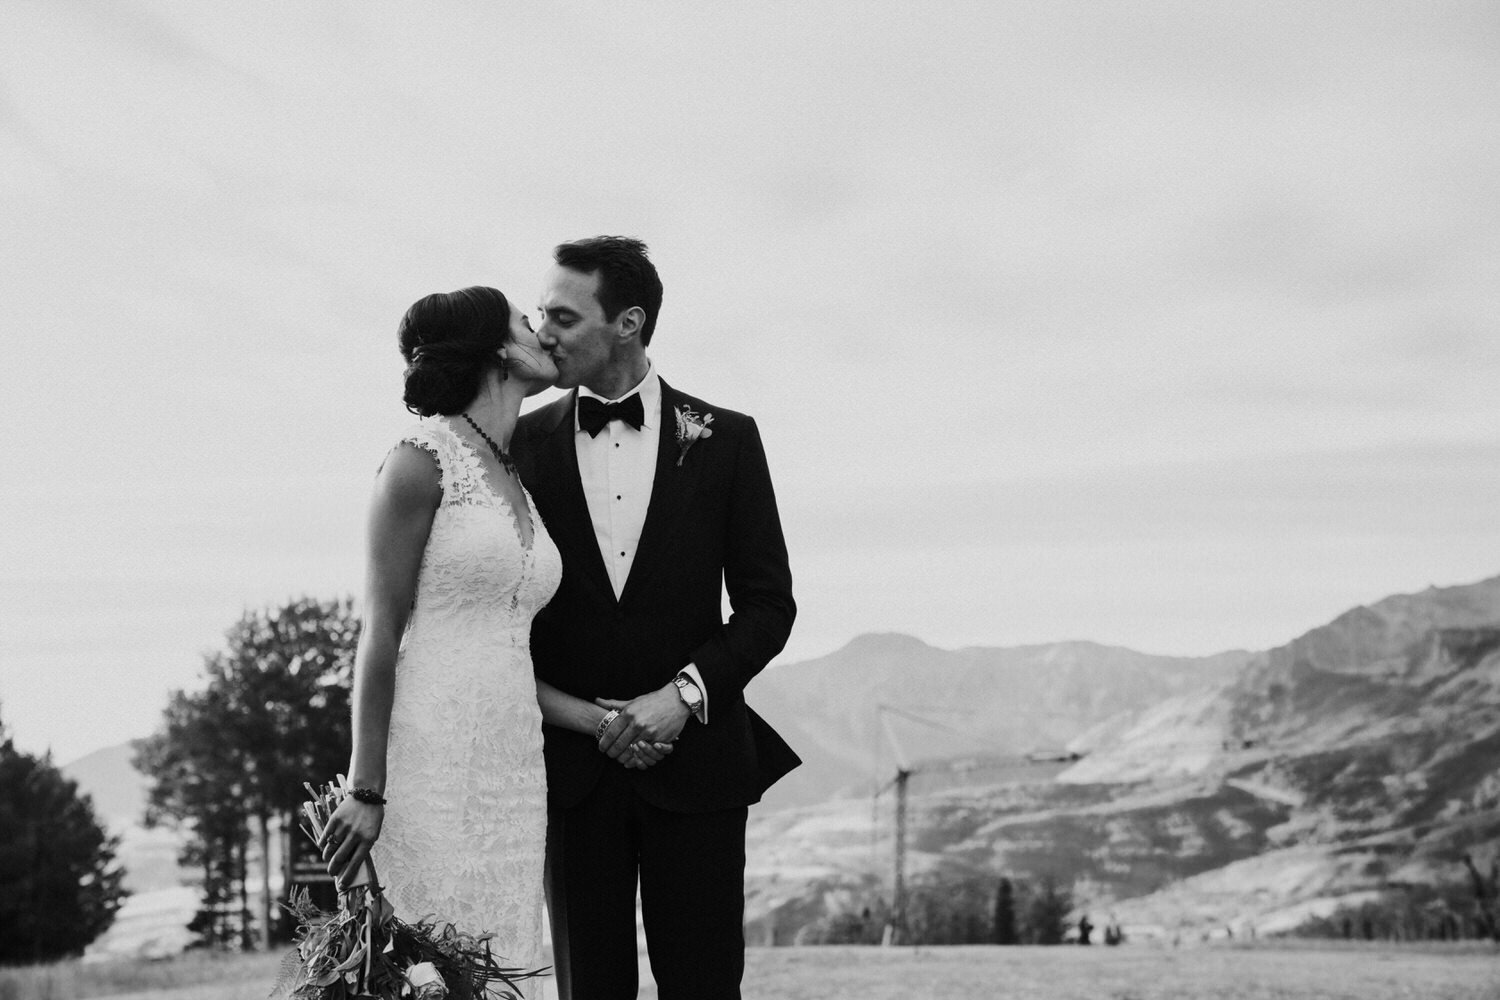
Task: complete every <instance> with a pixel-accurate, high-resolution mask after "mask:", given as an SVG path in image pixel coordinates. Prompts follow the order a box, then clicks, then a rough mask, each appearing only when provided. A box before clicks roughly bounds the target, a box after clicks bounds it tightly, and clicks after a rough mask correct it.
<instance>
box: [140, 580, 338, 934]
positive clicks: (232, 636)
mask: <svg viewBox="0 0 1500 1000" xmlns="http://www.w3.org/2000/svg"><path fill="white" fill-rule="evenodd" d="M225 638H226V645H225V648H224V649H223V650H221V651H217V652H214V653H211V654H209V655H208V656H207V657H206V658H205V660H204V674H205V676H206V681H207V683H206V685H205V687H204V688H203V690H201V691H197V692H192V693H187V692H182V691H178V692H175V693H174V694H173V695H172V698H171V701H170V703H169V704H168V707H167V710H166V714H165V719H164V724H163V727H162V729H161V730H159V731H158V732H157V733H156V734H155V735H154V736H152V737H150V738H149V739H147V740H144V741H142V742H141V743H140V744H138V746H137V755H136V766H137V767H138V768H139V769H140V770H141V771H143V772H145V773H146V774H147V775H148V776H150V777H151V778H152V779H153V785H152V788H151V799H150V807H149V810H148V820H151V821H157V822H160V821H169V822H175V823H181V824H184V825H186V826H188V827H189V828H190V829H191V830H192V832H193V843H192V844H191V845H190V848H189V851H188V854H187V855H185V857H184V860H185V861H188V862H191V863H194V864H196V865H198V866H200V867H201V868H202V870H203V872H204V909H203V911H201V912H200V916H199V919H198V921H197V923H198V929H199V933H200V938H201V939H202V940H203V941H204V942H205V943H206V944H211V945H216V946H226V945H231V944H235V943H237V942H239V941H243V940H245V935H246V934H247V933H248V930H247V928H248V927H249V925H250V924H251V923H252V920H251V917H250V915H249V914H248V913H245V912H243V911H244V909H245V907H244V900H245V898H246V887H245V885H244V880H245V877H246V872H245V863H244V859H245V856H246V854H247V849H248V846H249V844H250V840H251V838H252V837H254V838H256V839H257V840H258V842H259V847H260V855H261V857H262V858H263V859H265V858H268V857H269V856H270V827H271V823H272V822H273V821H275V820H279V821H280V822H281V823H282V825H283V827H284V828H292V827H295V825H296V824H295V815H296V813H297V810H298V809H299V808H300V807H301V803H302V800H303V799H304V798H305V796H306V792H305V791H304V789H303V787H302V783H303V782H304V781H312V782H315V783H316V782H322V781H328V780H330V779H331V778H332V777H333V775H334V774H336V773H338V772H339V771H342V770H343V769H345V768H346V767H347V766H348V760H349V744H350V739H351V734H350V728H349V727H350V718H349V696H350V689H351V686H352V682H353V676H354V653H355V648H356V646H357V644H358V640H359V623H358V620H357V619H356V618H355V617H354V613H353V609H352V606H351V604H350V602H349V601H348V600H338V601H317V600H312V599H308V598H304V599H302V600H298V601H293V602H291V603H289V604H287V605H285V606H283V607H280V608H271V609H267V610H264V611H247V612H245V614H244V615H243V616H242V617H241V618H240V620H239V621H238V622H237V623H235V625H234V626H233V627H231V628H230V629H229V631H228V633H227V635H226V637H225ZM261 876H262V877H261V887H262V891H263V893H264V898H265V900H266V906H265V909H264V911H263V912H262V913H261V914H259V915H258V916H259V923H260V926H261V943H262V945H265V944H268V943H269V940H270V936H271V929H272V927H273V925H274V923H275V920H274V913H273V911H272V906H271V900H270V892H269V884H270V877H269V876H270V873H269V872H268V871H266V870H265V866H264V865H262V872H261ZM236 902H238V903H239V908H238V909H236Z"/></svg>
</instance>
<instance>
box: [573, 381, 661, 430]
mask: <svg viewBox="0 0 1500 1000" xmlns="http://www.w3.org/2000/svg"><path fill="white" fill-rule="evenodd" d="M611 420H623V421H625V423H627V424H629V425H630V426H631V427H634V428H635V429H636V430H640V429H641V424H643V423H645V422H646V408H645V407H644V406H642V405H641V394H640V393H638V392H632V393H631V394H630V395H628V396H626V397H625V398H624V399H622V400H620V401H619V402H618V403H606V402H605V401H604V400H602V399H596V398H595V397H593V396H579V397H578V426H579V428H580V429H582V430H586V431H588V432H589V437H596V436H598V434H599V432H600V431H602V430H604V428H605V425H607V424H608V423H609V422H610V421H611Z"/></svg>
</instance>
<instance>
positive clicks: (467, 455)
mask: <svg viewBox="0 0 1500 1000" xmlns="http://www.w3.org/2000/svg"><path fill="white" fill-rule="evenodd" d="M397 443H398V444H413V445H416V446H417V447H418V448H421V449H422V450H423V451H425V452H427V453H428V454H430V455H431V456H432V457H433V458H434V459H436V460H437V464H438V473H439V475H440V476H441V484H442V488H443V501H442V502H443V503H444V504H454V503H471V502H475V501H476V500H477V496H476V494H478V491H479V488H480V485H481V483H482V478H481V477H482V476H483V475H484V467H483V466H482V465H480V463H479V459H478V458H477V456H475V454H474V452H473V450H472V449H470V448H469V447H468V446H467V445H465V444H464V442H463V441H461V440H459V438H458V436H457V435H456V434H454V432H453V429H452V428H450V427H449V426H448V425H447V424H446V423H445V422H444V421H443V419H442V418H441V417H424V418H423V419H422V420H420V421H418V422H417V423H415V424H413V425H412V426H411V427H409V428H408V429H407V431H406V433H405V434H403V435H402V437H401V440H400V441H399V442H397Z"/></svg>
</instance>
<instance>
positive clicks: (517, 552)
mask: <svg viewBox="0 0 1500 1000" xmlns="http://www.w3.org/2000/svg"><path fill="white" fill-rule="evenodd" d="M401 441H402V442H403V443H407V442H409V443H412V444H415V445H417V446H418V447H421V448H422V449H424V450H425V451H427V452H428V453H430V454H432V455H433V457H434V458H435V459H436V460H437V464H438V468H439V471H440V474H441V482H442V488H443V498H442V500H441V502H440V503H439V505H438V509H437V512H436V513H435V515H434V516H433V521H432V531H431V533H430V534H429V535H428V539H427V548H426V551H425V552H424V553H423V556H422V564H421V568H420V570H419V571H418V578H417V593H416V600H415V602H414V603H413V606H412V611H411V616H410V618H409V620H408V622H407V627H406V634H405V635H404V636H403V638H402V642H401V651H400V653H399V655H398V657H397V661H396V692H395V701H394V703H393V705H392V709H391V725H390V743H389V747H388V749H387V753H386V798H387V799H388V800H389V801H390V805H388V806H387V807H386V816H385V824H384V828H383V829H382V831H381V834H380V839H379V841H378V842H377V843H376V846H375V859H376V866H377V869H378V870H379V872H380V873H381V877H382V879H383V880H384V881H385V884H386V889H387V892H388V894H389V896H390V898H391V900H392V901H393V902H394V903H395V904H396V907H397V912H398V913H399V914H400V915H401V916H402V918H403V919H406V920H412V921H414V920H417V919H420V918H421V917H423V916H428V915H436V916H438V917H441V918H442V919H444V920H451V921H452V922H453V923H454V924H456V925H457V926H459V927H460V928H462V929H463V930H466V931H472V932H479V931H488V932H491V933H493V934H494V939H493V940H492V942H491V946H492V947H493V949H494V951H495V954H496V955H497V956H504V958H503V959H501V964H512V965H528V966H534V965H535V963H536V960H537V957H538V955H539V953H540V945H541V906H542V858H543V851H544V847H545V840H546V828H547V809H546V793H547V783H546V773H545V771H544V769H543V764H542V734H541V711H540V709H539V708H538V707H537V702H536V683H535V680H534V678H533V676H532V667H531V650H530V637H531V619H532V618H533V617H534V616H535V615H536V613H537V612H538V611H539V610H541V608H542V607H543V606H544V605H545V604H546V603H547V601H549V600H550V599H551V597H552V593H553V591H555V590H556V589H557V585H558V583H559V582H560V581H561V579H562V560H561V558H560V557H559V556H558V552H557V548H556V546H554V545H553V543H552V540H551V538H550V537H549V536H548V535H547V533H546V529H545V526H544V525H543V524H542V521H541V518H540V517H539V516H538V514H537V511H536V505H535V503H533V502H532V500H531V497H530V496H529V495H527V497H526V502H527V508H528V511H529V513H530V515H531V525H532V544H531V546H530V547H529V548H527V547H526V546H524V545H522V544H521V534H520V526H519V525H518V523H517V521H516V518H515V516H514V514H513V512H512V510H511V507H510V505H509V503H507V502H506V501H505V499H504V498H503V497H501V496H500V495H498V494H497V493H496V492H495V491H494V490H493V489H492V488H491V487H490V485H489V483H488V482H487V481H486V480H485V474H484V466H483V464H482V463H481V462H480V460H479V457H478V455H477V454H476V453H475V452H474V451H473V449H471V448H470V447H469V445H468V443H467V442H465V441H464V440H463V439H462V438H461V437H459V436H458V435H457V434H456V433H455V432H454V430H453V429H452V428H451V427H450V426H449V425H448V424H447V422H446V421H445V420H444V419H443V418H441V417H432V418H428V419H425V420H423V421H422V422H421V423H420V424H418V425H417V426H416V427H415V428H414V429H412V430H411V431H410V432H409V433H408V434H406V435H405V436H404V437H403V438H402V439H401Z"/></svg>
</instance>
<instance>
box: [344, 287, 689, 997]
mask: <svg viewBox="0 0 1500 1000" xmlns="http://www.w3.org/2000/svg"><path fill="white" fill-rule="evenodd" d="M398 342H399V345H400V349H401V355H402V357H403V358H404V359H405V360H406V366H407V367H406V378H405V401H406V405H407V408H408V409H410V410H412V411H413V412H415V413H417V414H419V415H420V416H421V418H422V419H421V420H420V421H419V422H418V423H417V424H416V425H415V426H413V427H412V428H411V429H410V430H409V431H407V432H406V433H405V434H404V435H403V436H402V438H401V440H400V441H399V442H398V443H397V445H396V446H395V447H394V448H393V449H392V450H391V452H390V454H389V455H388V456H387V457H386V460H385V462H384V464H383V465H382V466H381V468H380V470H379V472H378V473H377V475H376V479H375V495H374V500H373V501H372V503H371V507H370V516H369V528H368V533H367V563H368V565H367V569H366V581H365V601H364V610H363V624H362V629H361V632H360V638H359V648H358V652H357V653H356V657H355V668H354V746H353V750H352V755H351V759H350V764H349V778H350V780H351V782H352V784H353V786H354V791H353V793H352V794H351V796H350V797H348V798H346V799H345V800H344V802H343V803H342V804H341V805H340V806H339V807H338V809H337V810H336V811H335V813H334V814H333V816H332V818H331V819H330V821H329V823H328V826H327V829H326V831H325V833H324V837H323V843H322V846H323V848H324V856H325V858H326V859H327V863H328V870H329V873H330V874H332V875H334V876H335V877H336V878H337V879H339V881H340V882H341V883H343V884H348V883H349V882H350V880H351V879H353V878H354V877H355V876H356V874H357V873H358V871H359V867H360V866H361V865H362V864H363V863H364V861H365V858H366V856H367V855H372V856H373V859H374V861H375V863H376V866H377V873H378V875H379V877H380V879H381V881H382V883H383V885H384V888H385V892H386V895H387V897H388V898H389V899H390V900H391V902H392V903H393V904H394V905H395V907H396V912H397V913H398V914H400V915H401V916H403V917H404V918H405V919H407V920H411V921H415V920H419V919H421V918H423V917H425V916H436V917H437V918H438V919H439V920H441V921H443V922H449V921H451V922H452V923H453V924H454V925H455V926H457V927H458V928H459V929H460V930H462V931H464V932H466V933H473V934H480V933H490V934H493V935H494V936H493V939H492V942H491V946H492V948H493V949H494V952H495V954H496V956H497V958H499V959H500V961H501V964H502V965H511V966H520V967H523V968H534V967H535V966H536V965H537V964H539V960H540V958H541V941H542V925H541V913H542V898H543V885H542V873H543V860H544V855H545V848H546V827H547V811H546V794H547V788H546V773H545V768H544V765H543V762H542V721H543V718H544V717H545V718H546V719H547V720H548V721H549V722H551V723H552V724H554V725H558V726H567V725H575V726H577V727H578V728H579V729H580V730H581V731H585V730H586V731H590V732H591V731H592V728H593V725H594V723H593V722H590V721H586V720H587V719H588V718H589V717H590V716H602V715H603V714H604V712H603V710H602V709H598V708H596V707H595V706H594V705H592V704H590V703H588V702H583V701H581V700H579V699H577V698H571V697H569V696H567V695H564V694H562V693H561V692H558V691H556V690H554V689H552V688H550V687H549V686H547V685H546V684H545V683H539V682H537V681H536V680H535V677H534V671H533V667H532V662H531V655H530V649H529V640H530V632H531V623H532V619H533V617H535V615H536V614H537V612H538V611H539V610H540V609H541V608H542V606H543V605H545V604H546V603H547V601H548V600H549V599H550V598H551V597H552V595H553V593H554V592H555V591H556V590H557V587H558V583H559V581H560V580H561V578H562V576H563V565H562V559H561V557H560V556H559V554H558V550H557V546H556V545H555V544H554V543H553V541H552V539H551V537H550V536H549V535H548V532H547V528H546V526H545V525H544V524H543V522H542V519H541V518H540V517H539V516H538V514H537V509H536V506H535V504H534V503H533V502H532V500H531V498H530V497H529V496H528V495H527V493H526V491H525V489H524V488H523V487H522V485H521V478H520V476H518V475H517V474H516V468H515V463H514V462H513V461H512V459H511V458H510V455H509V453H508V452H507V447H508V445H509V443H510V441H511V437H512V433H513V431H514V429H515V426H516V420H517V416H518V414H519V412H520V408H521V402H522V400H524V399H525V398H526V397H528V396H531V395H534V394H535V393H538V392H540V391H542V390H543V389H545V388H547V387H548V386H550V385H552V383H553V382H554V381H555V380H556V378H557V369H556V367H555V366H554V365H553V363H552V359H551V358H550V357H549V356H548V354H547V352H546V351H545V350H543V349H542V347H541V345H540V344H539V343H538V340H537V335H536V334H535V333H534V332H533V331H532V329H531V324H530V323H529V322H528V321H527V318H526V314H525V313H524V312H522V311H520V310H517V309H514V308H512V307H511V305H510V303H509V302H508V301H507V300H506V298H505V296H504V295H502V294H501V293H500V292H498V291H496V290H495V289H493V288H465V289H462V290H460V291H456V292H450V293H446V294H437V295H429V296H427V297H425V298H423V299H421V300H420V301H418V302H417V303H416V304H415V305H413V306H412V307H411V308H410V309H409V310H408V311H407V313H406V315H405V317H404V318H403V319H402V321H401V325H400V329H399V332H398ZM539 700H540V706H539ZM668 753H670V747H660V748H657V747H651V746H649V745H647V744H644V743H643V744H642V745H641V747H640V750H639V752H638V753H637V754H636V755H634V756H633V757H632V760H631V761H630V762H629V764H628V766H631V767H635V768H644V767H649V766H650V765H652V764H654V763H656V762H657V761H659V760H661V759H664V758H665V756H666V755H667V754H668Z"/></svg>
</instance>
